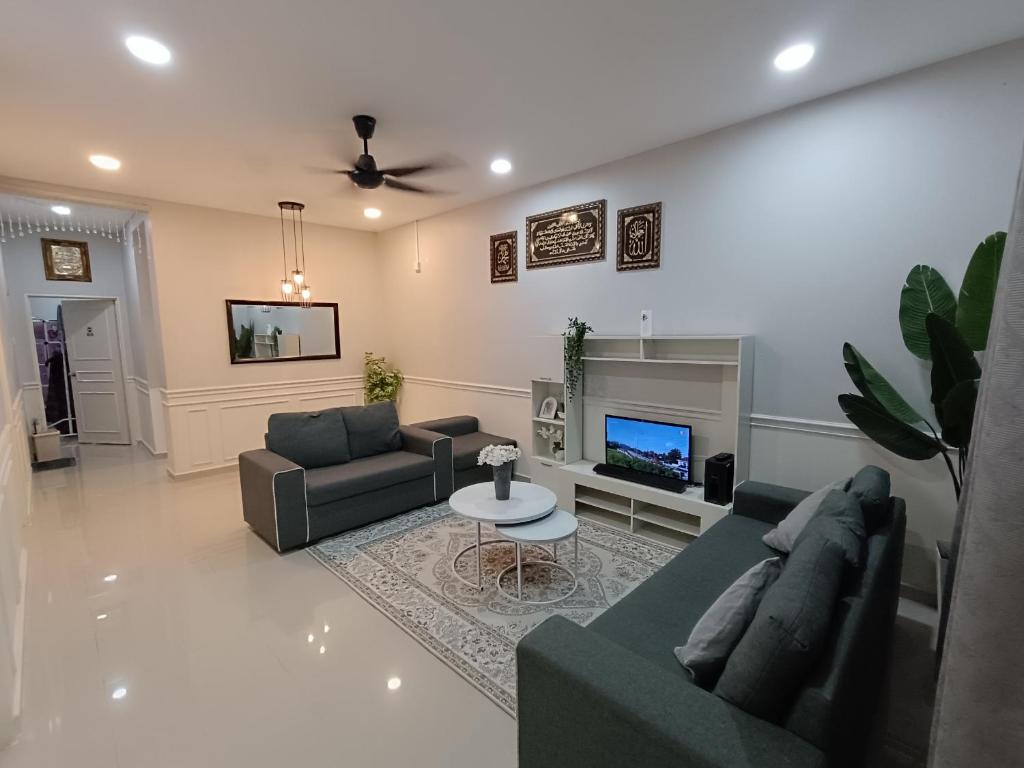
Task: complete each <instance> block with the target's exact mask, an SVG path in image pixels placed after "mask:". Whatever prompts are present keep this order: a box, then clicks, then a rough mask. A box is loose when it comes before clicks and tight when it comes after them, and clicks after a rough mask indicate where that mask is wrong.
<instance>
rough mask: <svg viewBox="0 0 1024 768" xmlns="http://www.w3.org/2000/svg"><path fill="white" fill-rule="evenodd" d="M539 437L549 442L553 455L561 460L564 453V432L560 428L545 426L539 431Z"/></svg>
mask: <svg viewBox="0 0 1024 768" xmlns="http://www.w3.org/2000/svg"><path fill="white" fill-rule="evenodd" d="M537 436H538V437H540V439H541V440H547V441H548V444H549V446H550V448H551V455H552V456H553V457H555V458H556V459H561V458H562V457H561V455H560V454H561V453H562V451H563V447H562V446H563V442H562V441H563V439H564V437H565V433H564V432H562V430H561V428H560V427H555V426H547V425H545V426H543V427H541V428H540V429H538V430H537Z"/></svg>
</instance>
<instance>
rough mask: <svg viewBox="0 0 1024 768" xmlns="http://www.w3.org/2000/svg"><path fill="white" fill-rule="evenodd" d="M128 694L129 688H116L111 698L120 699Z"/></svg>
mask: <svg viewBox="0 0 1024 768" xmlns="http://www.w3.org/2000/svg"><path fill="white" fill-rule="evenodd" d="M127 695H128V689H127V688H125V687H123V686H122V687H120V688H115V689H114V692H113V693H111V694H110V698H112V699H113V700H114V701H119V700H121V699H123V698H124V697H125V696H127Z"/></svg>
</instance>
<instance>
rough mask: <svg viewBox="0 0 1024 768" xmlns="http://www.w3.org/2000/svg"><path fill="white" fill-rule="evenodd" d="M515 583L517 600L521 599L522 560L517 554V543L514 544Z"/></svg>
mask: <svg viewBox="0 0 1024 768" xmlns="http://www.w3.org/2000/svg"><path fill="white" fill-rule="evenodd" d="M516 582H517V586H518V595H519V599H520V600H522V599H523V560H522V557H521V556H520V553H519V542H516Z"/></svg>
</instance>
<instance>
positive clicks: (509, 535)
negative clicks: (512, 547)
mask: <svg viewBox="0 0 1024 768" xmlns="http://www.w3.org/2000/svg"><path fill="white" fill-rule="evenodd" d="M494 530H496V531H497V532H498V535H499V536H501V537H502V538H504V539H508V540H509V541H514V542H515V544H516V563H515V565H510V566H508V568H505V569H504V570H503V571H502V572H501V573H499V574H498V591H499V592H501V594H503V595H505V597H508V598H512V595H510V594H509V593H508V592H506V591H505V590H504V589H503V588H502V586H501V577H502V576H504V575H505V574H506V573H508V572H509V571H511V570H512V569H515V572H516V585H517V594H516V596H515V598H514V599H516V600H519V601H520V602H524V603H530V604H531V605H547V604H548V603H557V602H558V601H560V600H565V598H567V597H569V595H571V594H572V593H573V592H575V591H576V587H577V586H578V584H579V582H578V581H577V580H576V569H577V567H578V565H579V558H580V541H579V537H578V536H577V532H578V531H579V523H578V522H577V521H576V517H575V516H574V515H571V514H569V513H568V512H566V511H565V510H564V509H556V510H555V511H554V512H552V513H551V514H550V515H548V516H547V517H544V518H541V519H540V520H535V521H533V522H532V523H520V524H519V525H496V526H494ZM570 537H571V538H572V540H573V554H572V570H569V569H568V568H566V567H565V566H564V565H562V564H561V563H559V562H558V542H560V541H565V540H566V539H568V538H570ZM524 544H550V545H551V547H552V549H551V557H552V560H523V556H522V546H523V545H524ZM524 565H546V566H548V567H549V568H558V569H560V570H563V571H565V572H566V573H568V574H569V575H570V576H572V588H571V589H570V590H569V591H568V592H567V593H565V594H564V595H562V596H561V597H556V598H554V599H552V600H523V566H524Z"/></svg>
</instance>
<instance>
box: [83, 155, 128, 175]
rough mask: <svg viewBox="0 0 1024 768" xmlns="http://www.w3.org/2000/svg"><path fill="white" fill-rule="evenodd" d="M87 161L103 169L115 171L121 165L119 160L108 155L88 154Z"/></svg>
mask: <svg viewBox="0 0 1024 768" xmlns="http://www.w3.org/2000/svg"><path fill="white" fill-rule="evenodd" d="M89 162H90V163H92V164H93V165H95V166H96V167H97V168H102V169H103V170H104V171H116V170H117V169H118V168H120V167H121V161H120V160H118V159H117V158H116V157H111V156H110V155H89Z"/></svg>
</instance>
